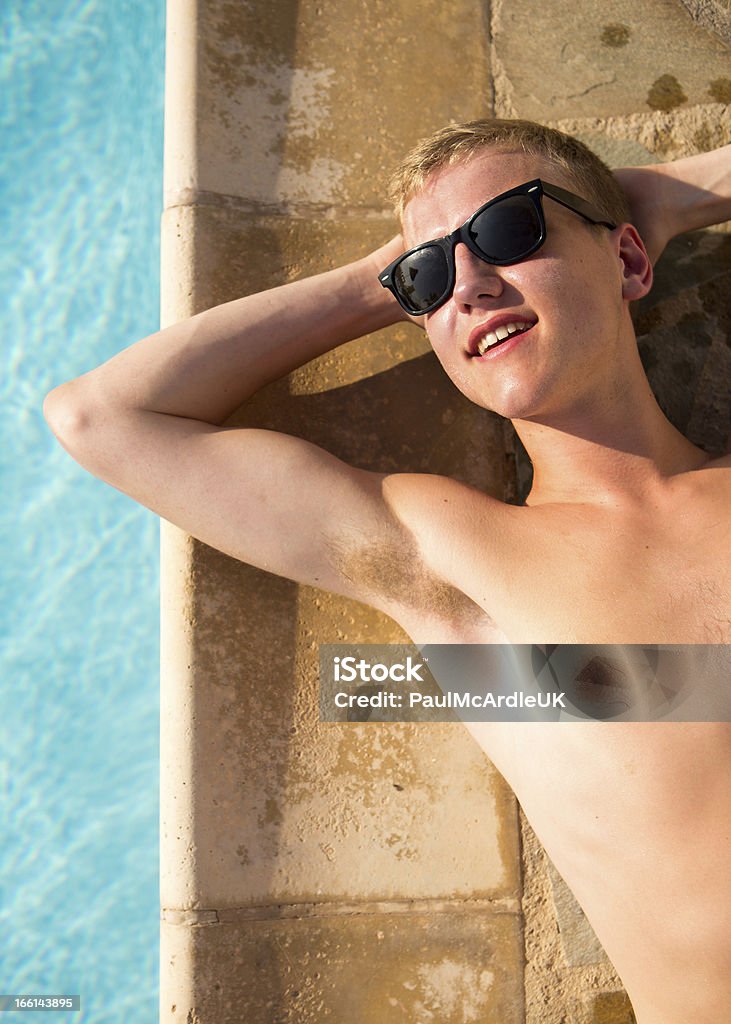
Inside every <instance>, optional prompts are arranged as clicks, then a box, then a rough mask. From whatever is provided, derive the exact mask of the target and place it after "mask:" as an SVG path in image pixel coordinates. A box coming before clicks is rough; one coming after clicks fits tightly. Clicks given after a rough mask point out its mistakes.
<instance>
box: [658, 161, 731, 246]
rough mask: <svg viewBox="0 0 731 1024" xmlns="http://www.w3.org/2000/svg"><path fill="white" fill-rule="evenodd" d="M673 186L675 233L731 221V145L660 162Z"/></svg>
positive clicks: (669, 182)
mask: <svg viewBox="0 0 731 1024" xmlns="http://www.w3.org/2000/svg"><path fill="white" fill-rule="evenodd" d="M662 170H663V172H664V174H665V175H666V177H667V179H668V184H669V185H670V186H672V196H673V198H674V204H673V216H674V217H675V221H676V228H677V230H676V231H675V234H681V233H682V232H684V231H696V230H697V229H699V228H706V227H710V226H711V225H712V224H721V223H723V222H724V221H727V220H731V145H730V146H723V147H722V148H721V149H716V150H713V151H712V152H710V153H699V154H698V155H697V156H690V157H686V158H685V159H684V160H676V161H675V162H674V163H670V164H663V165H662Z"/></svg>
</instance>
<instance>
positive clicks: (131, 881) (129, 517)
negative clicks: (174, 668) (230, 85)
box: [0, 0, 164, 1024]
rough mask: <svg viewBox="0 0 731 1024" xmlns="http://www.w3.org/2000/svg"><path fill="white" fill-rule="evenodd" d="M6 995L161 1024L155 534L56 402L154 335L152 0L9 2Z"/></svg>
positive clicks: (159, 8)
mask: <svg viewBox="0 0 731 1024" xmlns="http://www.w3.org/2000/svg"><path fill="white" fill-rule="evenodd" d="M0 19H1V21H2V24H3V39H4V43H3V51H2V55H1V56H0V89H2V95H3V98H4V104H3V105H2V107H3V110H2V113H1V114H0V118H2V122H1V123H2V130H3V142H4V144H3V151H4V152H3V157H4V160H3V169H2V171H1V172H0V173H1V174H2V179H1V181H0V187H1V188H2V196H3V202H2V204H0V231H2V237H3V239H4V243H5V244H4V246H3V247H2V253H0V271H1V272H2V279H3V280H4V281H7V282H8V283H9V288H8V290H7V292H6V293H5V296H4V298H3V324H4V327H5V330H4V332H3V333H4V346H3V347H4V372H3V374H2V380H1V382H0V387H1V388H2V403H1V404H0V417H1V418H2V429H3V436H4V438H5V443H4V444H3V446H2V450H1V452H0V468H1V471H2V488H3V494H4V496H5V501H4V502H3V505H2V512H1V513H0V514H1V515H2V518H3V522H2V528H3V536H4V537H5V539H6V545H5V552H4V557H3V560H2V566H1V568H0V572H1V573H2V584H3V590H2V593H3V608H2V648H1V651H0V657H2V688H1V689H0V693H1V697H0V721H1V722H2V726H1V730H2V733H1V735H2V742H1V744H0V803H1V806H2V820H3V823H4V831H3V840H2V846H1V848H0V878H1V879H2V883H1V884H2V889H1V890H0V936H1V937H0V963H1V964H2V966H1V967H0V992H2V993H33V994H35V993H59V994H61V993H63V994H66V993H74V994H76V993H78V994H80V996H81V1012H76V1013H70V1012H54V1013H51V1014H48V1013H43V1014H41V1013H31V1014H30V1017H31V1018H36V1017H37V1018H38V1019H40V1020H45V1021H49V1020H69V1021H74V1022H81V1021H94V1022H100V1024H101V1022H105V1024H106V1022H108V1024H117V1022H119V1024H121V1022H122V1021H124V1022H125V1024H127V1022H129V1021H131V1020H134V1021H146V1020H154V1019H156V1018H157V988H158V981H157V979H158V963H157V960H158V916H159V914H158V716H159V705H158V686H157V680H158V553H157V552H158V523H157V519H156V518H155V517H154V516H153V515H152V514H151V513H148V512H146V511H145V510H144V509H140V508H138V507H137V506H135V505H134V504H133V503H132V502H131V501H130V500H129V499H127V498H126V497H124V496H123V495H121V494H118V493H116V492H115V491H113V490H112V489H111V488H109V487H106V486H105V485H104V484H102V483H100V482H98V481H96V480H94V479H92V478H91V477H89V476H87V474H85V473H84V471H83V470H82V469H81V468H80V467H78V466H77V465H76V464H75V463H74V462H73V461H72V460H71V459H70V458H69V457H68V456H67V455H66V454H65V452H63V450H62V449H61V448H60V446H59V445H58V443H57V442H56V441H55V440H54V439H53V437H52V435H51V434H50V431H49V430H48V428H47V427H46V425H45V422H44V421H43V417H42V412H41V406H42V401H43V397H44V395H45V394H46V392H47V391H48V390H49V389H50V388H51V387H53V386H54V385H56V384H58V383H60V382H61V381H63V380H66V379H69V378H71V377H73V376H76V375H78V374H79V373H82V372H83V371H85V370H87V369H90V368H91V367H92V366H94V365H96V364H98V363H99V362H101V361H102V360H103V359H105V358H107V357H108V356H111V355H112V354H113V353H114V352H116V351H118V350H119V349H121V348H122V347H124V346H125V345H126V344H128V343H130V342H132V341H134V340H136V339H137V338H139V337H142V336H144V335H145V334H148V333H150V332H151V331H152V330H154V329H155V328H156V327H157V324H158V300H159V270H158V264H159V216H160V211H161V207H162V102H163V64H164V2H163V0H154V2H152V3H150V2H149V0H116V2H111V0H10V3H7V4H4V5H3V9H2V14H0Z"/></svg>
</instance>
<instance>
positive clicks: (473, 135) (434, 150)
mask: <svg viewBox="0 0 731 1024" xmlns="http://www.w3.org/2000/svg"><path fill="white" fill-rule="evenodd" d="M490 149H502V150H508V149H519V150H522V151H523V152H524V153H526V154H527V155H528V156H536V157H541V158H543V159H545V160H548V161H549V162H550V163H552V164H553V165H554V166H555V167H557V168H560V169H561V170H562V171H563V172H564V173H565V174H566V175H568V177H569V179H570V180H571V181H572V182H573V183H574V185H575V186H576V189H577V191H578V192H579V194H580V195H581V196H582V197H583V198H584V199H588V200H589V201H590V202H591V203H593V204H594V206H596V207H597V209H599V210H600V211H601V212H602V213H603V214H604V216H605V217H606V219H607V220H610V221H613V222H614V223H615V224H621V223H622V222H623V221H626V220H628V219H629V208H628V206H627V199H626V197H625V194H624V192H623V191H622V189H621V187H620V185H619V183H618V182H617V180H616V178H615V177H614V175H613V174H612V172H611V171H610V169H609V168H608V167H607V165H606V164H605V163H604V161H603V160H601V159H600V158H599V157H598V156H597V155H596V153H593V152H592V151H591V150H590V149H589V147H588V146H585V145H584V143H583V142H579V140H578V139H575V138H573V136H571V135H566V134H564V132H560V131H558V130H557V129H556V128H547V127H546V126H545V125H542V124H536V123H535V122H533V121H519V120H506V119H502V118H489V119H485V120H481V121H465V122H463V123H462V124H450V125H447V127H446V128H442V129H440V130H439V131H438V132H435V133H434V134H433V135H430V136H429V137H428V138H426V139H422V140H421V142H419V143H417V145H416V146H415V147H414V148H413V149H412V150H411V152H410V153H408V154H407V155H406V157H405V158H404V159H403V161H402V162H401V164H400V165H399V167H398V168H397V170H396V172H395V173H394V175H393V177H392V178H391V182H390V188H389V196H390V199H391V201H392V202H393V204H394V207H395V210H396V214H397V216H398V217H399V219H401V217H402V216H403V212H404V207H405V206H406V204H407V203H408V202H409V200H410V199H412V198H413V197H414V196H415V195H417V194H418V193H419V192H420V191H421V190H422V189H423V188H424V186H425V184H426V182H427V180H428V179H429V178H430V177H431V176H432V174H434V173H436V172H437V171H440V170H442V169H443V168H444V167H449V166H452V165H453V164H457V163H460V162H462V161H465V160H469V159H471V158H472V157H474V156H477V155H479V154H481V153H483V152H486V151H488V150H490Z"/></svg>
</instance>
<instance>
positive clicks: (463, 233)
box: [378, 178, 617, 316]
mask: <svg viewBox="0 0 731 1024" xmlns="http://www.w3.org/2000/svg"><path fill="white" fill-rule="evenodd" d="M511 196H528V197H529V198H530V199H531V200H532V202H533V206H534V208H535V211H536V214H537V216H538V222H539V224H540V229H541V230H540V236H539V238H538V239H537V241H536V242H535V243H534V244H533V245H532V246H531V247H530V248H529V249H527V250H526V251H525V252H523V253H521V254H520V256H516V257H514V258H511V259H508V260H496V259H488V258H487V256H485V254H484V253H483V252H482V250H481V249H479V248H478V246H477V244H476V243H475V242H474V240H473V239H472V237H471V234H470V232H471V228H472V225H473V223H474V222H475V220H476V219H477V217H479V216H480V215H481V214H483V213H484V212H485V210H489V209H490V207H491V206H494V205H495V204H496V203H500V202H502V201H503V200H505V199H509V198H510V197H511ZM543 196H548V198H549V199H553V200H554V202H556V203H560V205H561V206H565V207H566V209H567V210H571V211H572V212H573V213H577V214H578V215H579V216H580V217H582V218H583V219H584V220H586V221H588V222H589V223H590V224H600V225H602V226H603V227H606V228H610V230H614V228H616V226H617V225H616V224H613V223H612V222H611V221H608V220H606V219H605V218H604V216H603V215H602V213H601V212H600V211H599V210H597V208H596V207H595V206H592V204H591V203H589V202H587V201H586V199H582V198H581V196H577V195H575V194H574V193H573V192H568V191H567V190H566V189H564V188H560V187H559V186H558V185H551V184H549V183H548V182H546V181H542V180H541V179H540V178H533V180H532V181H526V182H524V183H523V184H522V185H517V186H516V187H515V188H511V189H510V190H509V191H508V192H502V193H501V194H500V195H499V196H495V198H494V199H491V200H490V201H489V202H487V203H484V204H483V205H482V206H481V207H480V208H479V210H475V212H474V213H473V214H472V215H471V216H470V217H468V219H467V220H466V221H465V222H464V224H462V225H461V226H460V227H458V228H457V229H456V230H455V231H453V232H452V233H451V234H449V235H444V236H443V237H442V238H432V239H430V240H429V241H428V242H422V243H421V244H420V245H415V246H414V248H413V249H409V250H408V251H407V252H404V253H402V254H401V255H400V256H399V257H398V258H397V259H395V260H394V261H393V263H389V265H388V266H387V267H386V269H385V270H382V271H381V273H380V274H379V275H378V280H379V281H380V282H381V284H382V286H383V287H384V288H388V290H389V291H390V292H391V294H392V295H393V296H394V298H395V299H396V301H397V302H398V304H399V305H400V306H401V308H402V309H404V310H405V311H406V312H407V313H408V314H409V315H410V316H425V315H426V314H427V313H433V312H434V310H435V309H438V308H439V307H440V306H442V305H444V303H445V302H446V301H447V300H448V299H449V297H450V295H451V294H452V292H453V291H454V284H455V278H456V268H455V262H454V250H455V248H456V246H457V245H458V243H460V242H463V243H464V244H465V245H466V246H467V248H468V249H469V250H470V252H473V253H474V254H475V256H477V257H478V258H479V259H481V260H482V261H483V262H484V263H489V264H490V265H491V266H496V267H509V266H512V265H513V264H514V263H520V262H521V261H522V260H524V259H527V258H528V257H529V256H532V255H533V253H534V252H537V251H538V249H540V247H541V246H542V245H543V243H544V242H545V240H546V218H545V214H544V212H543V203H542V202H541V200H542V198H543ZM432 246H437V248H439V249H441V250H442V252H443V253H444V255H445V259H446V261H447V275H448V281H447V285H446V287H445V289H444V291H443V292H442V294H441V295H440V296H439V298H438V299H436V300H435V301H434V302H432V303H431V304H430V305H429V306H426V307H425V308H424V309H412V308H411V307H410V306H409V304H408V300H406V299H404V298H402V296H401V295H400V294H399V292H398V288H397V286H396V284H395V280H394V274H395V272H396V271H397V270H398V268H399V266H400V265H401V263H402V262H403V261H404V260H405V259H408V257H409V256H413V255H414V253H417V252H420V251H421V250H422V249H428V248H430V247H432Z"/></svg>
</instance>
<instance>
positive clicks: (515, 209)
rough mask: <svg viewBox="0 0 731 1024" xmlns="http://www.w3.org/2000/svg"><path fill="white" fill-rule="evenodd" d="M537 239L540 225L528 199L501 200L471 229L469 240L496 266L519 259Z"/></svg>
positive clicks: (525, 197) (520, 197)
mask: <svg viewBox="0 0 731 1024" xmlns="http://www.w3.org/2000/svg"><path fill="white" fill-rule="evenodd" d="M540 237H541V222H540V219H539V217H538V211H537V210H536V208H535V205H534V204H533V200H532V199H531V198H530V197H529V196H508V198H507V199H501V200H500V202H499V203H495V204H494V206H488V208H487V209H486V210H485V211H484V212H483V213H481V214H480V215H479V216H478V217H475V219H474V220H473V222H472V224H471V225H470V238H471V239H472V240H473V242H474V243H475V245H476V246H477V248H478V249H479V250H480V252H481V253H482V254H483V256H484V257H485V259H487V260H488V261H490V260H491V261H494V262H495V263H507V262H509V261H511V260H514V261H517V260H519V259H522V257H523V256H525V255H527V254H528V253H529V252H530V250H531V249H533V248H535V245H536V243H537V242H538V241H539V239H540Z"/></svg>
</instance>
